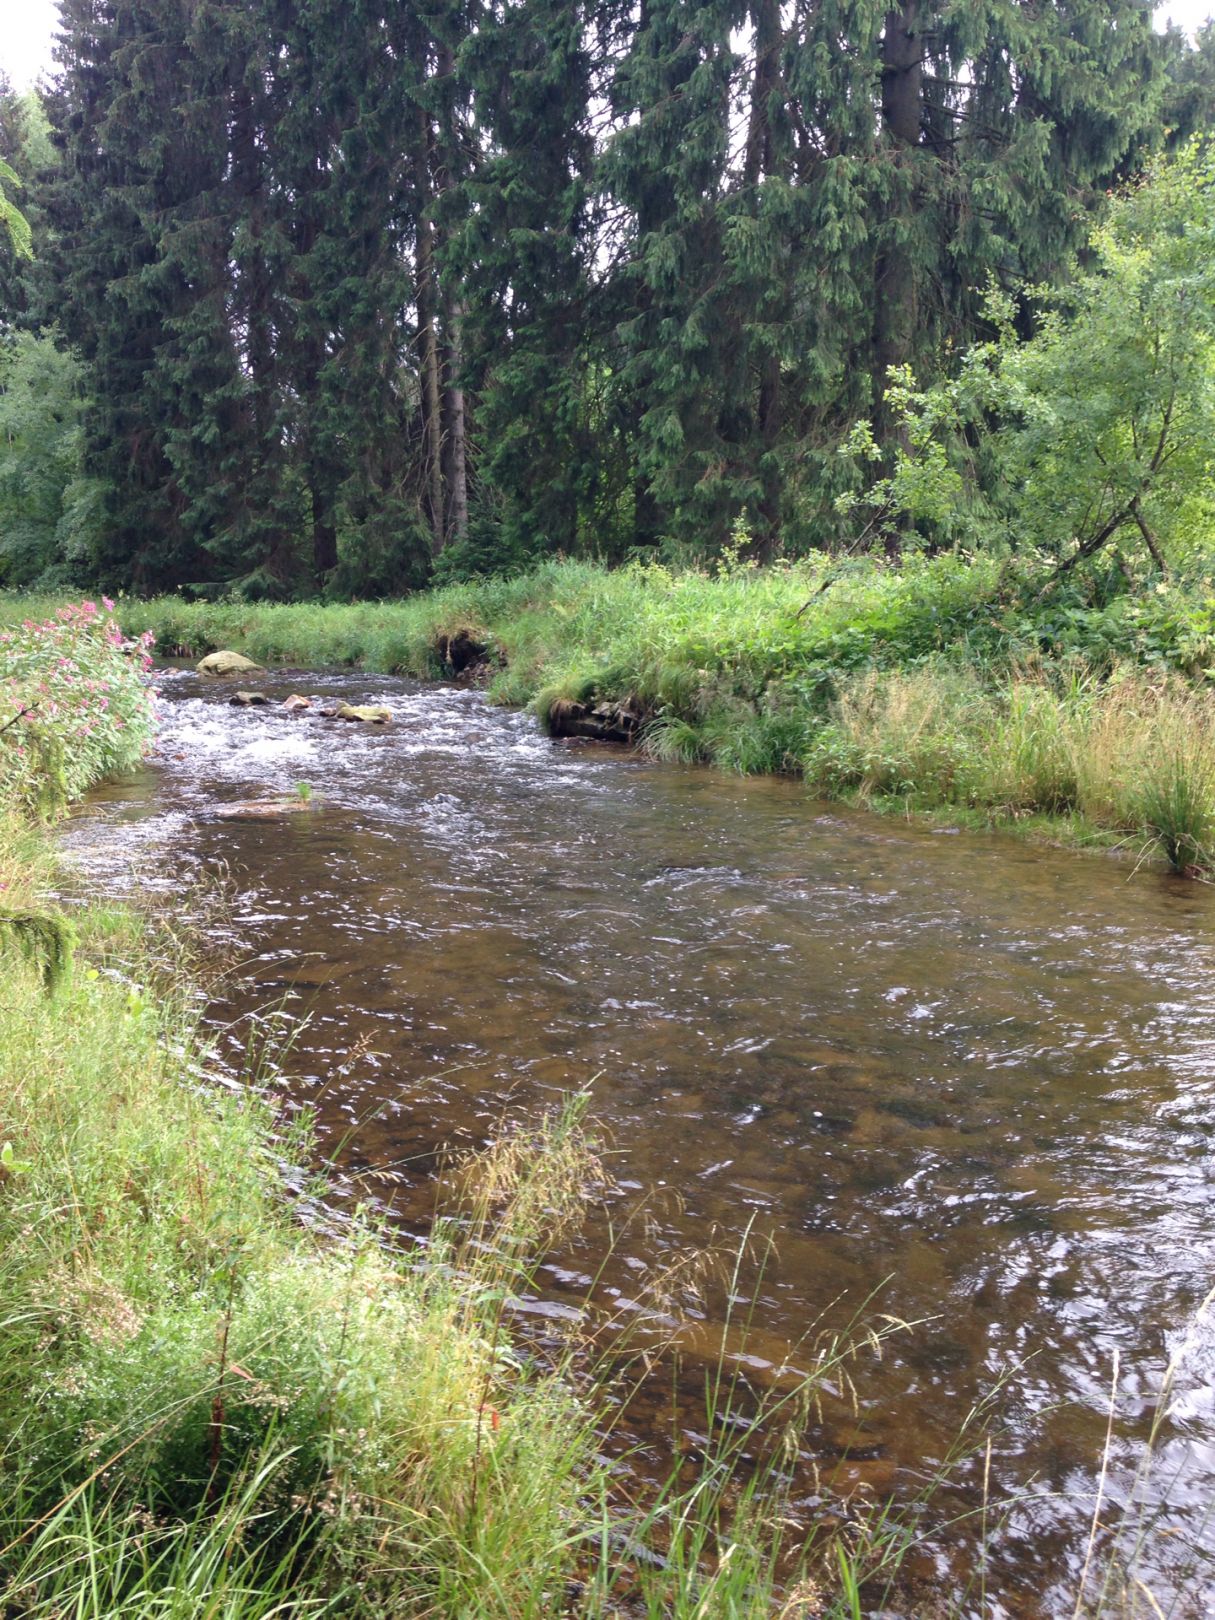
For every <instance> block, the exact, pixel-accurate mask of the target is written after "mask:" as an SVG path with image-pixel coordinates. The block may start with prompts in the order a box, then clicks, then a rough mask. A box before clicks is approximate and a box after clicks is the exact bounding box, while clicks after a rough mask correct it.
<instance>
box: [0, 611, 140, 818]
mask: <svg viewBox="0 0 1215 1620" xmlns="http://www.w3.org/2000/svg"><path fill="white" fill-rule="evenodd" d="M104 600H105V599H104V598H103V601H104ZM111 606H112V605H111V604H109V603H108V602H107V603H106V605H105V607H104V608H103V609H99V608H98V607H97V605H96V603H94V602H82V603H79V604H77V605H75V606H69V607H62V608H60V609H59V610H58V612H57V613H56V615H55V616H54V617H53V618H48V619H44V620H42V621H40V622H39V621H36V620H33V619H25V620H23V621H22V622H21V623H20V624H18V625H15V626H13V627H11V628H10V629H8V630H4V631H0V680H3V683H4V689H3V690H4V701H5V707H6V710H7V712H6V713H3V714H0V726H3V728H4V729H3V732H2V733H0V798H3V799H4V800H7V801H8V802H10V803H16V804H19V805H21V806H22V807H24V808H25V809H27V810H29V811H32V812H34V813H35V814H38V815H42V816H46V815H49V814H51V813H53V812H54V811H56V810H58V809H59V808H61V807H62V806H63V805H64V804H66V803H67V802H68V801H69V800H71V799H73V798H75V797H77V796H78V795H79V794H81V793H83V792H84V791H85V790H86V789H87V788H89V787H91V786H92V785H93V784H94V783H95V782H99V781H101V780H102V779H103V778H104V777H107V776H112V775H114V774H115V773H117V772H120V771H124V770H130V769H131V768H132V767H133V766H135V765H137V764H138V763H139V761H140V760H141V759H142V758H143V756H144V754H145V753H146V751H147V748H148V745H149V743H150V741H151V736H152V726H153V719H154V701H155V694H154V692H153V691H152V688H151V685H150V683H149V680H148V675H147V672H148V669H149V668H150V666H151V656H150V653H149V647H150V644H151V639H152V638H151V636H150V635H144V636H141V637H139V638H138V639H136V640H129V639H128V638H126V637H125V636H124V635H123V633H122V631H121V629H120V628H119V625H118V621H117V619H115V618H114V616H113V614H112V612H111Z"/></svg>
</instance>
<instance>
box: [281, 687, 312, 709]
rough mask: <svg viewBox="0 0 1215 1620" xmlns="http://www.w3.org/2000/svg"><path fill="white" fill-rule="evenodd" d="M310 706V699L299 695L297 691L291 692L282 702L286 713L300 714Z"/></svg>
mask: <svg viewBox="0 0 1215 1620" xmlns="http://www.w3.org/2000/svg"><path fill="white" fill-rule="evenodd" d="M311 707H312V699H311V698H306V697H301V696H300V695H299V693H298V692H292V694H291V696H290V697H289V698H287V699H286V700H285V701H284V703H283V708H284V709H286V711H287V713H288V714H302V713H303V712H304V710H305V709H310V708H311Z"/></svg>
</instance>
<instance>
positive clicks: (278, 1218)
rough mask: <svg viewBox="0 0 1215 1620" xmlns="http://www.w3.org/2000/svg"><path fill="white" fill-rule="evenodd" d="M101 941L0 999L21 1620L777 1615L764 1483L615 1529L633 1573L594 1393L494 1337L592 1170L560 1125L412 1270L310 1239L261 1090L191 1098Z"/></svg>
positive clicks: (13, 1510)
mask: <svg viewBox="0 0 1215 1620" xmlns="http://www.w3.org/2000/svg"><path fill="white" fill-rule="evenodd" d="M112 923H113V919H112V916H110V915H106V916H104V917H103V919H102V923H101V926H100V927H99V929H97V930H96V931H94V929H93V927H92V924H91V921H90V918H89V913H88V911H87V909H86V910H85V911H84V913H83V918H82V922H81V945H80V952H79V957H78V961H77V965H76V968H75V970H74V971H73V973H72V974H71V976H70V978H69V980H68V982H67V983H66V984H65V985H64V986H62V987H61V988H60V990H59V991H58V993H57V994H56V995H55V996H54V997H53V998H51V997H48V996H46V995H45V994H44V992H43V991H42V989H41V987H40V983H39V980H38V978H37V975H36V974H35V973H34V972H33V970H32V969H28V968H24V967H22V966H20V965H19V964H17V963H13V964H11V965H10V968H11V970H10V971H9V972H8V973H6V975H5V977H4V981H3V986H2V988H0V1047H2V1048H3V1050H4V1052H5V1055H6V1077H7V1081H8V1084H7V1086H6V1094H5V1098H4V1101H3V1103H2V1104H0V1137H2V1138H3V1140H4V1141H6V1142H9V1143H11V1145H12V1146H11V1152H10V1153H9V1154H7V1155H6V1156H5V1157H6V1163H4V1164H0V1257H2V1258H0V1290H2V1297H3V1300H4V1306H3V1309H2V1310H0V1367H2V1368H3V1378H2V1379H0V1436H2V1437H3V1451H2V1453H0V1587H2V1588H3V1590H4V1591H5V1592H6V1594H8V1595H9V1596H10V1598H11V1599H12V1600H13V1601H15V1602H17V1603H18V1604H19V1608H18V1610H17V1611H16V1612H18V1613H21V1614H23V1615H45V1616H47V1617H48V1620H49V1617H50V1616H52V1615H59V1614H62V1613H64V1612H71V1613H73V1614H80V1615H90V1616H101V1615H115V1616H117V1615H119V1614H121V1615H123V1616H136V1617H138V1616H145V1615H146V1616H149V1617H150V1616H153V1615H155V1616H161V1615H175V1614H181V1615H183V1616H184V1615H187V1614H196V1613H203V1612H205V1613H208V1614H223V1615H231V1616H233V1617H237V1616H239V1617H241V1620H244V1617H246V1616H253V1615H259V1616H260V1615H270V1614H276V1613H284V1614H292V1615H305V1614H318V1615H320V1614H328V1613H333V1614H341V1615H344V1616H368V1617H371V1616H380V1615H384V1614H393V1615H400V1616H412V1615H416V1616H418V1617H419V1620H421V1617H422V1616H427V1617H430V1616H451V1617H452V1620H456V1617H460V1620H465V1617H469V1620H474V1617H484V1620H525V1617H527V1616H548V1615H558V1614H561V1613H565V1612H568V1610H567V1607H566V1596H565V1594H566V1592H567V1588H569V1586H570V1583H572V1582H575V1581H577V1582H581V1583H582V1584H583V1585H584V1587H585V1590H586V1599H585V1602H584V1603H583V1606H582V1608H581V1610H580V1611H579V1612H581V1613H583V1614H585V1615H587V1616H588V1617H589V1616H592V1615H602V1616H608V1615H611V1614H616V1613H620V1612H623V1610H622V1608H621V1607H620V1606H621V1605H622V1604H623V1603H624V1602H625V1600H626V1598H627V1600H628V1601H629V1602H630V1603H639V1602H640V1603H642V1604H643V1605H644V1607H643V1609H642V1612H644V1613H647V1614H654V1615H660V1614H661V1615H684V1614H686V1615H688V1616H691V1615H693V1614H698V1613H701V1612H703V1613H720V1614H723V1615H724V1614H732V1615H738V1616H740V1617H747V1620H750V1617H755V1620H758V1617H760V1616H766V1615H768V1614H770V1613H771V1612H773V1609H774V1608H775V1607H776V1606H777V1597H776V1594H777V1592H778V1590H779V1588H780V1584H781V1583H780V1581H779V1580H778V1565H777V1557H776V1548H777V1547H778V1545H779V1543H780V1539H781V1530H780V1518H781V1513H782V1508H781V1500H782V1498H781V1490H780V1487H779V1485H778V1484H776V1483H775V1476H774V1474H773V1473H772V1472H771V1471H766V1472H765V1471H761V1473H760V1475H759V1476H758V1478H757V1479H756V1480H754V1481H753V1482H751V1483H750V1484H748V1486H747V1487H746V1489H743V1490H741V1491H737V1490H736V1489H735V1486H734V1481H733V1479H732V1477H731V1475H732V1469H731V1466H730V1454H732V1452H733V1450H735V1449H737V1448H738V1447H739V1446H740V1444H745V1443H746V1437H745V1436H744V1439H743V1440H742V1441H741V1442H740V1441H739V1440H738V1439H731V1440H730V1441H729V1442H728V1444H727V1443H726V1442H723V1451H722V1455H721V1456H720V1457H719V1458H717V1459H715V1460H714V1461H713V1462H712V1464H711V1465H710V1466H709V1467H707V1468H706V1470H705V1472H704V1474H703V1475H702V1477H701V1478H700V1479H698V1480H697V1481H696V1482H695V1484H694V1485H692V1486H688V1485H686V1484H681V1483H679V1482H678V1481H676V1480H672V1481H671V1482H670V1483H669V1485H668V1487H667V1488H666V1489H665V1490H664V1489H658V1490H656V1491H655V1492H654V1493H653V1494H652V1496H651V1497H650V1499H649V1500H648V1501H647V1502H646V1504H645V1505H644V1507H643V1508H641V1509H639V1510H636V1511H634V1509H632V1508H630V1509H629V1510H628V1513H627V1522H628V1525H629V1530H628V1541H629V1544H630V1545H638V1544H640V1545H642V1546H643V1547H648V1548H650V1549H651V1556H650V1558H649V1560H648V1561H642V1562H641V1563H640V1564H639V1565H638V1566H637V1567H635V1561H634V1560H633V1558H632V1557H631V1556H630V1555H629V1554H628V1553H627V1552H626V1553H624V1554H622V1552H621V1550H620V1541H621V1536H620V1534H618V1530H617V1524H618V1521H620V1520H621V1519H622V1514H624V1509H623V1508H622V1504H621V1501H620V1497H619V1492H618V1490H617V1488H616V1486H615V1483H614V1481H613V1479H612V1478H611V1476H610V1474H609V1472H608V1470H607V1468H606V1466H605V1465H604V1463H603V1462H602V1461H601V1460H600V1456H599V1453H600V1447H601V1443H602V1435H601V1432H600V1431H601V1429H602V1427H603V1425H604V1424H605V1423H606V1422H607V1421H609V1420H608V1418H607V1413H608V1410H609V1408H608V1407H607V1406H601V1405H600V1404H599V1403H598V1401H597V1399H596V1397H595V1395H594V1390H595V1388H596V1377H597V1375H596V1374H594V1372H593V1369H592V1368H590V1367H589V1366H588V1365H587V1364H586V1359H585V1355H584V1354H583V1353H582V1352H581V1351H580V1350H579V1348H578V1347H577V1346H576V1345H574V1344H571V1347H570V1350H569V1353H568V1354H567V1355H565V1356H561V1357H559V1358H558V1359H557V1360H556V1362H539V1361H536V1360H535V1359H534V1358H531V1357H528V1356H524V1355H520V1354H519V1353H518V1352H517V1350H516V1348H515V1347H514V1345H513V1343H512V1338H511V1334H510V1332H509V1331H508V1313H507V1301H508V1299H509V1298H510V1296H511V1295H512V1294H514V1293H515V1292H518V1291H521V1290H525V1289H526V1288H527V1287H528V1286H529V1285H530V1279H531V1276H532V1272H533V1269H534V1267H535V1265H536V1264H537V1262H538V1259H539V1256H540V1254H541V1253H542V1252H543V1250H544V1248H545V1246H546V1244H547V1243H549V1242H551V1241H552V1240H553V1239H554V1238H555V1237H557V1236H559V1235H560V1233H561V1232H562V1231H564V1230H565V1229H566V1228H567V1227H568V1225H569V1224H570V1223H571V1222H572V1221H573V1220H574V1219H576V1218H577V1215H578V1213H579V1212H580V1210H581V1208H582V1206H583V1202H584V1200H585V1198H586V1197H587V1196H588V1195H592V1194H593V1191H594V1188H595V1185H596V1184H597V1181H598V1180H599V1178H600V1172H599V1170H598V1167H597V1163H596V1160H595V1157H594V1154H593V1151H592V1149H591V1146H590V1145H589V1144H588V1142H587V1140H586V1138H585V1135H584V1132H583V1130H582V1128H581V1124H580V1115H581V1105H574V1106H571V1107H569V1108H567V1109H565V1110H564V1111H560V1112H558V1113H557V1114H555V1115H553V1116H552V1117H550V1118H548V1119H546V1120H544V1121H542V1122H539V1123H538V1124H537V1125H536V1126H534V1127H533V1128H530V1129H528V1130H526V1131H524V1132H523V1133H522V1134H521V1135H519V1136H516V1137H514V1138H507V1139H506V1140H505V1141H504V1142H503V1143H502V1144H501V1145H500V1146H499V1147H498V1148H497V1150H496V1151H494V1152H492V1153H491V1154H490V1156H489V1157H488V1158H487V1159H482V1160H478V1161H475V1162H474V1163H472V1164H469V1165H468V1166H466V1167H465V1169H464V1171H463V1172H462V1174H461V1176H460V1177H459V1178H458V1180H459V1188H458V1192H459V1197H458V1201H455V1202H453V1204H452V1207H451V1213H450V1214H449V1216H447V1217H446V1218H445V1219H444V1220H442V1221H441V1222H440V1223H439V1225H438V1226H437V1227H436V1228H435V1229H434V1231H433V1232H432V1234H431V1237H430V1241H429V1243H428V1245H427V1247H426V1248H425V1250H423V1251H415V1250H409V1249H406V1250H404V1251H402V1250H401V1249H400V1248H399V1247H397V1246H396V1245H394V1244H393V1243H392V1242H390V1241H387V1234H385V1233H382V1232H380V1231H378V1230H377V1229H376V1228H375V1227H374V1225H372V1224H369V1223H367V1222H362V1221H356V1222H355V1224H354V1225H353V1226H352V1227H351V1228H350V1229H349V1230H348V1232H347V1234H346V1235H345V1237H344V1238H342V1239H335V1238H333V1237H327V1236H324V1235H322V1234H321V1233H319V1232H316V1231H310V1230H309V1229H308V1228H306V1227H305V1226H303V1225H301V1224H300V1223H299V1222H298V1221H297V1220H296V1219H295V1218H294V1217H293V1214H292V1210H291V1208H290V1205H289V1203H288V1201H287V1198H286V1196H285V1192H284V1187H283V1181H282V1166H283V1164H284V1163H285V1162H288V1161H296V1160H298V1159H299V1158H300V1157H301V1156H302V1155H305V1154H306V1153H307V1151H308V1143H307V1140H306V1138H305V1137H303V1136H301V1134H300V1132H299V1130H298V1128H296V1129H294V1130H292V1129H287V1128H286V1127H285V1125H284V1121H283V1119H282V1118H281V1117H280V1116H279V1115H277V1114H276V1112H275V1109H274V1105H273V1103H272V1101H271V1099H270V1098H269V1096H267V1095H266V1094H265V1093H264V1091H263V1090H259V1089H254V1088H250V1089H247V1090H245V1091H242V1092H239V1093H233V1092H232V1091H231V1090H230V1089H228V1088H226V1087H219V1086H216V1085H214V1084H213V1083H208V1080H207V1078H206V1076H207V1070H208V1067H209V1063H210V1060H209V1058H208V1055H207V1052H206V1049H205V1047H204V1046H202V1045H200V1043H199V1040H198V1036H197V1034H196V1032H195V1031H193V1030H192V1029H191V1027H190V1024H189V1020H188V1018H187V1016H186V1014H185V1012H184V1010H183V1008H182V1007H180V1006H178V1005H177V1004H176V1003H175V1001H174V999H173V998H172V996H168V997H167V999H166V993H165V992H164V991H163V990H162V993H161V994H160V995H159V996H154V995H152V994H150V993H149V992H147V991H146V990H144V989H143V988H141V987H140V984H139V979H140V978H141V977H143V976H144V975H141V974H140V972H139V968H140V964H139V960H138V956H135V957H134V958H133V957H132V956H131V955H130V953H129V944H130V942H129V940H127V941H123V940H121V938H119V940H118V942H117V943H116V936H115V931H114V929H113V926H112ZM455 1197H456V1195H455V1194H454V1193H453V1199H455ZM619 1356H620V1347H619V1345H618V1344H617V1345H615V1346H614V1347H613V1361H614V1362H616V1361H618V1360H619ZM826 1370H828V1369H826V1368H824V1371H826ZM615 1376H616V1379H617V1383H618V1381H619V1373H617V1374H616V1375H615ZM618 1392H619V1391H618ZM728 1453H729V1454H728ZM769 1487H770V1488H771V1492H772V1494H771V1495H770V1496H769V1495H767V1494H766V1492H767V1490H768V1488H769ZM726 1547H729V1548H730V1549H732V1550H731V1551H730V1555H729V1559H728V1561H726V1562H725V1563H724V1564H723V1563H722V1561H721V1560H722V1552H723V1549H724V1548H726ZM709 1593H712V1594H713V1606H711V1607H710V1608H708V1609H705V1608H704V1603H705V1602H706V1601H708V1598H707V1594H709ZM719 1599H720V1606H719ZM192 1605H193V1606H192Z"/></svg>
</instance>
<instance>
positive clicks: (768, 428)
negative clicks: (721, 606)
mask: <svg viewBox="0 0 1215 1620" xmlns="http://www.w3.org/2000/svg"><path fill="white" fill-rule="evenodd" d="M751 15H752V23H753V27H754V30H755V74H754V77H753V78H752V81H751V117H750V123H749V124H748V127H747V149H746V154H745V157H744V161H743V179H744V181H745V183H746V185H747V186H748V187H751V188H758V187H759V186H760V184H761V183H762V181H763V179H764V177H765V176H766V175H770V174H772V173H774V172H775V169H776V143H775V141H774V139H773V134H772V106H773V102H774V99H775V96H776V93H777V90H778V88H779V85H780V50H781V40H782V34H781V18H780V0H757V3H756V4H755V6H754V7H753V9H752V14H751ZM756 209H757V211H758V199H757V201H756ZM757 324H758V323H757ZM780 404H781V401H780V356H779V354H776V353H774V352H773V351H772V350H771V349H769V348H763V349H761V351H760V354H759V379H758V400H757V406H756V416H757V419H758V428H759V442H758V444H757V445H756V452H757V454H758V457H759V459H760V462H761V467H760V478H761V483H762V486H763V494H762V495H761V496H760V501H759V511H758V513H757V514H756V517H757V522H756V524H755V537H754V544H753V547H752V549H753V552H754V554H755V556H756V557H757V558H758V559H759V560H760V561H762V562H766V561H767V560H768V559H769V558H770V557H771V556H772V553H773V552H774V551H775V549H776V543H777V540H778V538H779V535H780V477H779V473H778V471H777V468H776V466H775V464H774V460H773V458H774V457H775V455H776V447H777V443H778V440H779V438H780Z"/></svg>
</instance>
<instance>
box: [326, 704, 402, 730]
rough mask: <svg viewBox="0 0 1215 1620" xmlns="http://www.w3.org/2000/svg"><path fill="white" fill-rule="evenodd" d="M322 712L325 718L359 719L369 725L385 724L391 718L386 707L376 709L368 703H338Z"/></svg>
mask: <svg viewBox="0 0 1215 1620" xmlns="http://www.w3.org/2000/svg"><path fill="white" fill-rule="evenodd" d="M324 712H325V718H326V719H327V720H359V721H361V722H362V723H363V724H364V725H369V726H386V725H387V724H388V722H389V721H390V720H391V719H392V715H391V714H390V712H389V711H388V710H387V709H377V708H375V707H373V706H372V705H370V704H357V703H339V704H338V706H337V708H336V709H327V710H325V711H324Z"/></svg>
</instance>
